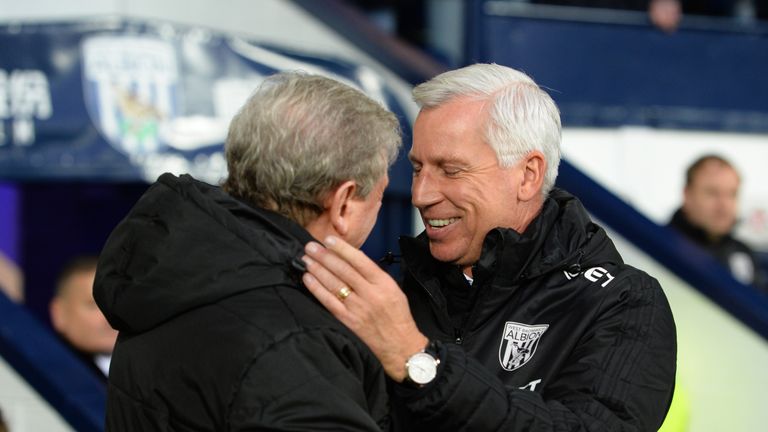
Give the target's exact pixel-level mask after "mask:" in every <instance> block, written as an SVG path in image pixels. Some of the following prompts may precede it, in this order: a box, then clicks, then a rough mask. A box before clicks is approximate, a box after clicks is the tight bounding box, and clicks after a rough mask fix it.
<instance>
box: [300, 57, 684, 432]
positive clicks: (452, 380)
mask: <svg viewBox="0 0 768 432" xmlns="http://www.w3.org/2000/svg"><path fill="white" fill-rule="evenodd" d="M413 93H414V97H415V99H416V102H417V103H418V104H419V105H420V106H421V111H420V113H419V115H418V117H417V119H416V123H415V125H414V131H413V146H412V148H411V151H410V153H409V158H410V160H411V162H412V164H413V172H414V174H413V187H412V194H413V197H412V200H413V204H414V206H415V207H416V208H417V209H418V210H419V212H420V213H421V217H422V220H423V222H424V225H425V231H424V232H422V233H421V234H420V235H419V236H418V237H416V238H409V237H406V238H403V239H401V242H400V245H401V248H402V253H403V256H402V261H403V277H404V280H403V282H402V290H401V289H400V287H398V286H397V284H396V283H395V282H394V281H393V280H392V279H391V278H389V276H388V275H387V274H386V273H384V272H383V271H381V270H379V269H378V267H377V266H376V265H375V264H374V263H372V262H370V261H369V260H367V259H366V258H365V256H364V255H363V254H361V253H360V252H359V251H356V250H354V248H352V247H350V246H349V245H348V244H347V243H346V242H344V241H343V239H340V238H338V237H335V236H334V237H330V238H326V239H325V240H324V243H325V247H326V248H327V249H326V248H323V247H321V246H320V245H319V244H317V243H309V244H308V245H307V247H306V248H305V251H306V253H307V256H306V257H305V258H304V259H305V262H306V263H307V269H308V273H306V274H305V275H304V282H305V285H306V286H307V288H309V290H310V291H311V292H312V293H313V294H314V295H315V296H316V297H317V298H318V299H319V300H320V301H321V302H322V303H323V304H324V305H325V306H326V307H327V308H328V309H329V310H330V311H331V312H332V313H333V314H334V315H335V316H336V317H338V318H339V319H340V320H341V321H342V322H344V323H345V324H346V325H347V326H348V327H349V328H350V329H352V330H353V331H354V332H355V333H356V334H357V335H358V336H360V338H361V339H363V340H364V341H365V342H366V343H367V344H368V346H370V347H371V350H372V351H373V352H374V353H375V354H376V356H377V357H378V358H379V360H381V362H382V364H383V366H384V369H385V371H386V373H387V375H388V376H389V378H391V380H393V381H394V383H393V384H392V391H391V392H390V396H391V397H392V402H393V405H395V406H396V414H397V415H396V419H397V421H396V423H397V426H398V428H400V429H402V430H435V431H437V430H439V431H461V430H472V431H501V430H504V431H551V430H572V431H576V430H584V431H586V430H589V431H619V430H627V431H628V430H634V431H651V430H653V431H655V430H657V429H658V428H659V426H661V424H662V421H663V420H664V417H665V415H666V412H667V410H668V407H669V404H670V401H671V398H672V392H673V387H674V378H675V361H676V339H675V325H674V321H673V318H672V314H671V311H670V308H669V305H668V303H667V300H666V298H665V296H664V292H663V291H662V289H661V287H660V286H659V283H658V282H657V281H656V280H655V279H653V278H652V277H650V276H648V275H647V274H645V273H644V272H642V271H640V270H638V269H635V268H633V267H630V266H628V265H626V264H624V262H623V261H622V259H621V257H620V256H619V253H618V252H617V251H616V249H615V247H614V245H613V243H612V242H611V240H610V239H609V238H608V236H607V235H606V232H605V231H604V230H603V229H602V228H601V227H599V226H598V225H596V224H595V223H593V222H592V221H591V220H590V218H589V215H588V214H587V212H586V211H585V209H584V208H583V206H582V205H581V203H580V202H579V201H578V200H577V199H576V198H575V197H574V196H572V195H570V194H568V193H567V192H565V191H563V190H560V189H558V188H554V187H553V184H554V181H555V178H556V177H557V167H558V164H559V159H560V150H559V149H560V116H559V112H558V110H557V107H556V106H555V104H554V101H552V99H551V98H550V97H549V95H548V94H547V93H546V92H545V91H543V90H542V89H540V88H539V87H538V86H537V85H536V84H535V83H534V82H533V80H531V79H530V78H529V77H528V76H526V75H525V74H522V73H521V72H519V71H516V70H514V69H511V68H507V67H503V66H499V65H495V64H477V65H472V66H468V67H465V68H462V69H458V70H455V71H450V72H446V73H444V74H441V75H439V76H437V77H435V78H433V79H432V80H430V81H428V82H426V83H424V84H422V85H420V86H418V87H416V88H415V90H414V92H413ZM339 287H344V288H343V289H345V290H350V292H351V294H349V296H346V298H345V299H344V300H343V301H342V300H340V299H339V298H338V296H337V295H336V290H338V289H339Z"/></svg>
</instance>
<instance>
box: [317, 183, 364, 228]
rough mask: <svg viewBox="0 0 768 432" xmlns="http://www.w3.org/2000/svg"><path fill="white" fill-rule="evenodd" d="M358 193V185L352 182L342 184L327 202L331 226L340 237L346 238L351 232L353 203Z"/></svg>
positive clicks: (326, 206)
mask: <svg viewBox="0 0 768 432" xmlns="http://www.w3.org/2000/svg"><path fill="white" fill-rule="evenodd" d="M355 193H357V184H355V182H354V181H352V180H347V181H345V182H343V183H341V184H340V185H339V186H337V187H336V189H334V190H333V192H331V193H330V194H329V195H328V197H327V198H326V201H325V208H327V209H328V211H329V217H330V220H331V225H333V228H334V229H335V230H336V232H338V233H339V235H340V236H342V237H343V236H346V235H347V233H348V232H349V228H350V227H349V222H350V212H351V211H352V206H351V205H350V204H351V201H352V200H353V199H354V197H355Z"/></svg>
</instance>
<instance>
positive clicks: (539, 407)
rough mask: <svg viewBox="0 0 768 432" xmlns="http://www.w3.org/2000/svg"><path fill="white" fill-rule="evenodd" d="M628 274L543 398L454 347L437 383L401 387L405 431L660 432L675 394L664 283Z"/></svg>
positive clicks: (397, 400) (397, 397) (398, 400)
mask: <svg viewBox="0 0 768 432" xmlns="http://www.w3.org/2000/svg"><path fill="white" fill-rule="evenodd" d="M629 273H630V274H629V275H628V276H627V277H626V278H624V280H623V281H622V286H621V289H620V291H619V295H618V296H614V295H611V298H612V299H611V300H606V301H605V304H604V305H603V306H602V308H601V310H600V312H599V313H598V315H597V316H596V318H595V319H594V322H593V323H591V325H590V326H589V330H588V331H587V332H586V333H585V334H583V335H582V337H581V338H580V342H579V344H578V345H577V346H576V348H575V349H574V350H573V351H572V354H571V356H570V357H569V359H568V362H567V365H566V366H565V367H564V368H562V369H561V370H560V371H558V373H557V374H556V378H555V379H554V380H552V382H550V383H548V384H546V385H545V386H544V387H543V390H542V392H541V393H539V392H538V391H537V392H532V391H528V390H521V389H517V388H510V387H506V386H505V385H504V384H503V383H502V382H501V380H499V378H498V377H496V376H495V375H494V374H493V373H491V371H489V370H487V369H486V368H484V367H483V366H482V365H481V364H480V363H479V362H478V361H476V360H475V359H473V358H470V357H469V356H467V355H466V354H465V353H464V351H463V350H462V348H461V347H460V346H456V345H452V344H448V345H446V346H444V348H443V350H442V352H441V354H440V356H441V367H440V371H439V375H438V377H437V378H436V379H435V381H434V382H433V383H432V385H430V386H427V387H424V388H422V389H418V390H413V389H409V388H406V387H404V386H402V385H395V388H394V392H393V395H394V398H393V403H394V404H396V405H397V407H398V412H399V413H400V414H399V416H398V417H400V416H403V417H401V418H399V419H398V424H401V423H404V424H407V425H409V426H408V427H406V428H404V429H405V430H417V429H416V428H415V427H414V425H418V430H446V431H447V430H450V431H462V430H472V431H561V430H568V431H592V432H595V431H612V432H615V431H656V430H657V429H658V428H659V427H660V426H661V423H662V422H663V420H664V417H665V416H666V412H667V409H668V408H669V403H670V402H671V399H672V392H673V388H674V377H675V363H676V339H675V325H674V321H673V319H672V313H671V310H670V308H669V305H668V303H667V300H666V297H665V296H664V293H663V291H662V290H661V287H660V286H659V284H658V282H656V280H654V279H652V278H650V277H649V276H647V275H645V274H644V273H641V272H637V271H633V272H629ZM617 282H619V281H618V280H617Z"/></svg>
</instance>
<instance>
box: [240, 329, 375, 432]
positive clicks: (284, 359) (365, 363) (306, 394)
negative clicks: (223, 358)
mask: <svg viewBox="0 0 768 432" xmlns="http://www.w3.org/2000/svg"><path fill="white" fill-rule="evenodd" d="M233 392H235V394H234V397H233V400H232V402H231V404H230V409H229V429H228V430H231V431H257V430H258V431H262V430H270V431H282V430H285V431H289V430H290V431H363V432H364V431H377V432H378V431H382V430H388V429H389V423H390V418H389V404H388V398H387V396H386V379H385V377H384V373H383V370H382V369H381V367H380V366H379V364H378V362H377V361H376V360H375V357H373V355H372V354H371V353H370V352H369V351H368V350H367V348H365V347H364V346H363V345H362V344H357V343H355V342H353V341H352V339H351V338H350V337H349V336H347V335H344V334H340V333H333V334H329V332H328V331H317V332H307V333H298V334H294V335H291V336H289V337H287V338H285V339H284V340H282V341H279V342H277V343H275V344H274V346H272V347H270V349H268V350H266V351H265V352H264V353H263V354H261V355H259V356H258V357H257V358H256V359H255V360H254V362H253V363H252V364H251V365H250V367H249V368H248V370H247V371H245V374H244V376H243V379H242V380H241V383H240V385H239V388H237V389H233Z"/></svg>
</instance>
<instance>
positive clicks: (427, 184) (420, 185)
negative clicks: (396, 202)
mask: <svg viewBox="0 0 768 432" xmlns="http://www.w3.org/2000/svg"><path fill="white" fill-rule="evenodd" d="M441 196H442V193H441V192H440V187H439V184H438V182H437V181H436V180H435V179H434V178H433V177H432V176H431V175H430V174H429V173H428V172H426V170H422V172H420V173H419V175H417V176H415V177H414V178H413V186H412V187H411V202H412V203H413V205H414V207H417V208H423V207H427V206H429V205H432V204H435V203H437V202H438V201H440V199H441Z"/></svg>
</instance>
